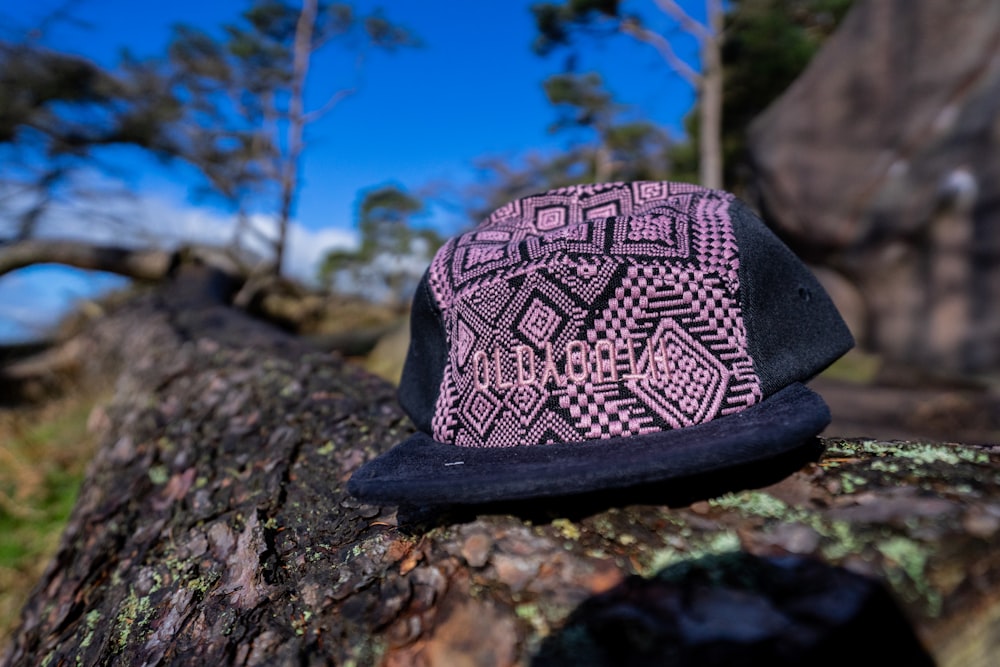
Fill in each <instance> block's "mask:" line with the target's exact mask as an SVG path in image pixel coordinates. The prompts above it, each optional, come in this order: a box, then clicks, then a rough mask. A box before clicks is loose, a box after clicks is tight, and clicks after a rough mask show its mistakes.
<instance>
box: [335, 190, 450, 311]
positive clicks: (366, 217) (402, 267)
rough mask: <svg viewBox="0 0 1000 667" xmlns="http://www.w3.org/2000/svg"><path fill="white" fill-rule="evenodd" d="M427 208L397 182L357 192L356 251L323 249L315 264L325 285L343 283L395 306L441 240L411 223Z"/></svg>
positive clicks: (430, 230)
mask: <svg viewBox="0 0 1000 667" xmlns="http://www.w3.org/2000/svg"><path fill="white" fill-rule="evenodd" d="M425 212H426V206H425V204H424V202H423V201H422V200H421V199H420V198H418V197H416V196H414V195H412V194H410V193H408V192H406V191H405V190H404V189H402V188H400V187H398V186H396V185H383V186H379V187H376V188H373V189H371V190H368V191H367V192H365V193H364V194H363V195H362V198H361V202H360V204H359V206H358V214H357V227H358V231H359V232H360V236H361V242H360V244H359V245H358V248H357V249H355V250H342V249H339V250H333V251H331V252H329V253H327V255H326V257H325V258H324V260H323V263H322V265H321V266H320V269H319V278H320V281H321V282H322V283H323V284H324V285H326V286H327V288H331V287H334V286H335V285H339V286H341V287H343V283H345V282H346V283H348V284H349V288H348V289H349V290H350V291H358V292H361V293H363V294H366V295H368V296H369V298H372V299H374V300H383V301H388V302H390V303H393V304H395V305H400V304H403V303H405V302H406V301H407V300H408V297H409V295H410V292H411V291H412V287H413V286H414V285H415V283H416V281H417V280H418V279H419V278H420V275H421V274H422V273H423V271H424V269H425V268H426V267H427V265H428V264H429V263H430V261H431V258H432V257H433V256H434V253H435V252H436V251H437V249H438V248H439V247H441V244H442V243H443V240H442V239H441V237H440V236H439V235H438V234H437V233H436V232H435V231H434V230H432V229H428V228H422V227H416V226H415V225H414V220H415V219H416V218H418V217H419V216H420V215H421V214H423V213H425Z"/></svg>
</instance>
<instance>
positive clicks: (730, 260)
mask: <svg viewBox="0 0 1000 667" xmlns="http://www.w3.org/2000/svg"><path fill="white" fill-rule="evenodd" d="M853 344H854V340H853V338H852V337H851V334H850V332H849V331H848V329H847V327H846V325H845V324H844V322H843V320H842V319H841V317H840V315H839V313H838V312H837V310H836V308H835V307H834V305H833V303H832V302H831V300H830V298H829V297H828V296H827V294H826V292H825V291H824V290H823V288H822V287H821V286H820V284H819V283H818V282H817V281H816V279H815V278H814V277H813V275H812V274H811V273H810V272H809V270H808V269H807V268H806V267H805V265H803V264H802V262H801V261H800V260H799V259H798V258H797V257H796V256H795V255H794V254H793V253H792V251H791V250H789V249H788V248H787V247H786V246H785V245H784V244H783V243H782V242H781V241H780V240H779V239H778V238H777V237H776V236H775V235H774V234H773V233H772V232H771V231H770V230H769V229H768V228H767V227H766V226H765V225H764V223H763V222H762V221H761V220H760V219H759V218H758V217H757V216H756V215H755V214H754V213H753V212H752V211H751V210H750V209H749V208H748V207H747V206H746V205H745V204H743V203H742V202H740V201H739V200H738V199H736V198H735V197H734V196H733V195H731V194H729V193H726V192H721V191H715V190H706V189H704V188H701V187H697V186H694V185H689V184H683V183H665V182H636V183H610V184H596V185H580V186H574V187H568V188H562V189H559V190H552V191H550V192H546V193H544V194H539V195H536V196H532V197H527V198H525V199H521V200H518V201H515V202H511V203H510V204H507V205H506V206H504V207H502V208H500V209H498V210H497V211H495V212H494V213H493V214H492V215H490V216H489V217H488V218H487V219H486V220H484V221H483V222H482V223H481V224H480V225H478V226H477V227H475V228H474V229H472V230H471V231H469V232H466V233H464V234H461V235H460V236H457V237H455V238H453V239H451V240H450V241H449V242H448V243H447V244H446V245H445V246H444V247H442V248H441V250H440V251H439V252H438V253H437V255H436V256H435V258H434V260H433V262H432V263H431V266H430V267H429V268H428V270H427V273H426V275H425V276H424V278H423V280H422V281H421V283H420V285H419V287H418V289H417V293H416V295H415V297H414V301H413V309H412V314H411V340H410V347H409V351H408V353H407V358H406V364H405V367H404V370H403V375H402V379H401V382H400V387H399V401H400V404H401V405H402V407H403V408H404V410H406V412H407V413H408V414H409V415H410V417H411V419H412V420H413V423H414V424H415V425H416V427H417V432H416V433H415V434H414V435H412V436H411V437H410V438H408V439H407V440H406V441H404V442H403V443H401V444H399V445H397V446H395V447H393V448H392V449H391V450H389V451H388V452H386V453H384V454H382V455H381V456H379V457H377V458H375V459H374V460H371V461H369V462H368V463H366V464H365V465H363V466H362V467H361V468H359V469H358V470H357V471H356V472H355V474H354V475H353V477H352V478H351V480H350V482H349V483H348V490H349V491H350V492H351V493H352V494H354V495H355V496H357V497H359V498H361V499H363V500H366V501H369V502H387V503H400V504H428V505H430V504H453V503H485V502H493V501H501V500H514V499H524V498H533V497H543V496H563V495H572V494H578V493H585V492H591V491H598V490H608V489H615V488H626V487H632V486H638V485H646V484H649V483H657V482H667V481H670V480H679V479H683V478H688V477H691V476H693V475H698V474H702V473H711V472H712V471H716V470H722V469H729V468H733V467H737V466H741V465H744V464H748V463H752V462H759V461H761V460H766V459H769V458H772V457H778V456H781V455H782V454H785V453H787V452H789V451H792V450H794V449H795V448H798V447H800V446H802V445H803V443H806V442H814V441H815V437H816V436H817V435H818V434H819V433H820V431H822V430H823V428H824V427H825V426H826V425H827V424H828V423H829V421H830V413H829V410H828V408H827V406H826V404H825V403H824V402H823V400H822V399H821V398H820V397H819V396H818V395H817V394H815V393H814V392H812V391H811V390H810V389H808V388H807V387H806V386H804V384H803V383H804V382H806V381H807V380H809V379H810V378H812V377H813V376H815V375H816V374H817V373H819V372H820V371H821V370H823V369H824V368H826V367H827V366H828V365H829V364H830V363H832V362H833V361H834V360H836V359H837V358H838V357H840V356H841V355H843V354H844V353H845V352H846V351H847V350H849V349H850V348H851V347H852V346H853Z"/></svg>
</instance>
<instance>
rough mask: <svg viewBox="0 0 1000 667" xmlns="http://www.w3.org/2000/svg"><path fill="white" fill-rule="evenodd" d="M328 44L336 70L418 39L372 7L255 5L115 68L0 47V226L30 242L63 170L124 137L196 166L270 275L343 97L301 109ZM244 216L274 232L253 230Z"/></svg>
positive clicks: (179, 34) (277, 1)
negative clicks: (12, 203)
mask: <svg viewBox="0 0 1000 667" xmlns="http://www.w3.org/2000/svg"><path fill="white" fill-rule="evenodd" d="M333 41H337V42H338V43H339V44H340V45H341V47H342V49H341V56H342V60H344V61H345V62H346V63H348V65H347V67H345V68H343V70H344V71H346V72H347V74H348V76H347V77H346V78H347V79H350V78H351V76H350V74H351V72H352V70H354V69H356V68H357V67H358V66H359V65H360V58H361V56H363V55H364V54H365V53H366V52H367V51H368V50H370V49H382V50H389V51H392V50H395V49H398V48H402V47H409V46H414V45H416V44H417V43H418V42H417V39H416V37H415V36H414V35H413V34H412V33H411V32H410V31H409V30H407V29H405V28H403V27H402V26H399V25H397V24H395V23H393V22H391V21H390V20H389V19H388V18H386V16H385V15H384V14H383V12H381V11H380V10H374V11H370V12H367V13H365V12H362V11H359V10H358V9H356V8H355V7H354V6H352V5H350V4H345V3H329V2H320V1H319V0H301V1H300V2H295V1H294V0H254V1H253V2H252V3H251V4H250V5H249V6H248V8H247V9H246V10H245V11H244V12H243V13H242V14H240V15H239V16H238V17H236V18H235V19H234V20H232V21H230V22H228V23H225V24H224V25H222V26H220V27H219V28H218V29H216V30H208V29H202V28H196V27H194V26H190V25H180V26H176V27H175V29H174V32H173V36H172V39H171V41H170V43H169V46H168V48H167V50H166V53H165V54H162V55H160V56H155V57H151V58H146V59H139V58H136V57H134V56H132V55H131V54H128V53H125V54H124V56H123V58H122V61H121V63H120V65H119V66H118V67H117V68H115V69H114V70H111V69H106V68H103V67H101V66H99V65H97V64H95V63H91V62H89V61H87V60H84V59H82V58H79V57H76V56H71V55H66V54H61V53H57V52H54V51H51V50H47V49H45V48H43V47H41V46H39V45H38V44H37V43H36V42H30V41H26V42H24V43H16V44H15V43H5V42H0V85H2V87H3V90H4V94H3V95H0V148H3V149H5V150H7V151H8V152H10V153H11V154H12V155H14V156H15V157H18V158H20V160H19V162H17V165H18V169H17V171H16V172H15V171H12V170H10V169H8V170H5V171H7V172H9V173H7V174H5V179H4V183H2V190H0V197H3V196H5V195H6V196H8V198H10V197H12V196H14V195H16V196H14V198H15V199H16V200H17V201H16V203H17V204H18V208H19V212H18V214H17V216H18V219H19V221H20V222H19V224H18V230H17V231H16V233H11V234H8V235H9V236H14V237H16V238H27V237H29V236H30V235H31V234H32V233H33V232H34V231H35V227H36V223H37V221H38V220H39V219H40V218H41V217H42V216H43V215H44V213H45V211H46V207H47V206H48V205H49V204H50V203H51V202H52V201H53V200H54V199H55V198H56V197H58V196H60V195H61V194H62V190H60V187H61V186H62V184H63V183H64V182H65V181H66V180H67V179H68V177H69V175H70V174H71V173H72V172H74V171H76V170H80V169H81V168H89V169H96V170H98V171H106V170H107V168H108V167H107V165H105V164H103V163H100V162H96V161H95V160H94V152H95V150H97V149H98V148H100V147H103V146H108V145H112V144H127V145H131V146H137V147H139V148H141V149H145V150H150V151H154V152H155V153H156V154H157V155H159V156H161V157H164V158H166V159H173V160H179V161H182V162H185V163H187V164H189V165H192V166H193V167H195V169H196V170H197V171H198V172H199V173H200V174H201V175H202V176H203V177H204V184H203V186H202V187H201V188H200V189H201V191H203V192H205V193H210V194H212V195H215V196H217V197H219V198H221V200H222V201H223V202H224V203H225V204H227V205H228V207H229V208H230V209H231V210H233V211H234V212H236V213H237V214H238V217H239V220H240V222H241V224H240V229H241V230H242V231H243V232H244V233H249V234H254V233H255V234H256V235H257V236H258V237H260V238H258V240H257V242H256V243H253V244H252V245H254V246H256V247H260V246H261V240H263V242H264V245H265V247H267V246H270V247H271V248H272V250H273V253H272V254H273V261H272V264H273V266H274V267H276V269H277V270H280V265H281V260H282V254H283V251H284V243H285V235H286V232H287V227H288V225H289V223H290V220H291V218H292V216H293V215H294V207H295V199H296V196H297V192H298V189H299V187H300V181H301V179H300V177H299V162H300V159H301V156H302V153H303V151H304V150H305V147H306V143H307V138H306V137H305V134H304V133H305V129H306V127H307V126H308V125H309V124H310V123H311V122H313V121H315V120H316V119H318V118H320V117H321V116H322V115H323V114H325V113H326V112H327V111H329V110H330V109H331V108H332V107H333V106H335V105H336V104H337V103H338V102H339V101H341V100H342V99H344V98H345V97H347V96H348V95H350V94H351V93H353V92H354V90H353V88H352V87H351V86H347V87H344V88H342V89H338V90H331V91H328V93H329V97H328V100H327V102H326V103H325V104H323V105H321V106H320V107H318V108H316V109H306V107H305V100H304V97H305V90H304V89H305V82H306V78H307V76H308V71H309V62H310V59H311V58H312V57H313V55H314V53H316V52H317V51H318V50H319V49H321V48H323V47H325V46H327V45H328V44H329V43H331V42H333ZM352 62H353V63H354V64H351V63H352ZM355 74H356V72H355ZM12 193H13V194H12ZM29 193H30V195H31V196H32V197H33V200H32V201H31V202H30V203H29V204H28V205H25V204H24V201H25V199H26V198H27V196H28V195H29ZM251 213H258V214H261V215H262V216H264V217H267V218H271V219H274V220H275V223H276V227H277V229H276V230H253V227H252V225H251V223H250V220H251V217H250V214H251ZM11 217H13V214H12V216H11Z"/></svg>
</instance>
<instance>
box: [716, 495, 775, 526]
mask: <svg viewBox="0 0 1000 667" xmlns="http://www.w3.org/2000/svg"><path fill="white" fill-rule="evenodd" d="M709 505H711V506H712V507H718V508H720V509H726V510H732V511H736V512H740V513H741V514H744V515H750V516H759V517H763V518H765V519H786V518H787V517H788V516H789V512H790V511H791V510H790V508H789V507H788V505H787V504H785V503H784V502H782V501H781V500H778V499H777V498H775V497H774V496H772V495H771V494H769V493H763V492H761V491H744V492H743V493H727V494H726V495H724V496H720V497H718V498H716V499H714V500H710V501H709Z"/></svg>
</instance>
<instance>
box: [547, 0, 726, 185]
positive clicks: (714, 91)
mask: <svg viewBox="0 0 1000 667" xmlns="http://www.w3.org/2000/svg"><path fill="white" fill-rule="evenodd" d="M624 5H625V3H624V2H622V1H621V0H565V2H563V3H561V4H556V3H543V4H538V5H535V6H534V7H533V8H532V11H533V13H534V15H535V25H536V27H537V29H538V37H537V38H536V40H535V43H534V49H535V51H536V52H537V53H540V54H542V55H547V54H549V53H552V52H553V51H555V50H556V49H558V48H561V47H570V46H571V45H572V43H573V40H574V36H575V35H578V34H582V35H585V36H587V37H589V38H593V37H595V36H596V37H607V36H611V35H615V34H622V35H628V36H629V37H631V38H632V39H634V40H636V41H638V42H642V43H645V44H647V45H649V46H651V47H653V48H654V49H655V50H656V51H657V53H658V54H659V55H660V57H661V58H662V59H663V62H664V64H665V65H667V67H668V68H669V69H670V70H671V71H672V72H673V73H674V74H675V75H677V76H679V77H680V78H681V79H682V80H684V81H686V82H687V83H688V84H690V85H691V86H692V87H693V88H694V89H695V92H696V93H697V97H698V106H697V112H698V114H699V116H700V118H699V123H698V125H697V127H698V154H697V168H698V175H697V180H698V181H699V182H700V183H701V184H702V185H705V186H706V187H714V188H717V187H722V147H721V116H722V67H721V44H722V41H723V37H724V35H723V31H722V17H723V11H722V2H721V0H705V16H706V18H705V19H704V20H703V21H701V20H697V19H695V18H694V17H693V16H692V15H691V14H690V13H688V12H687V11H686V10H685V9H684V8H682V7H681V5H680V4H679V3H678V2H677V1H676V0H657V1H656V3H655V5H656V9H658V10H659V12H660V13H661V14H662V15H663V16H662V17H661V18H666V19H667V25H666V26H663V25H658V24H659V23H660V22H659V21H657V22H650V21H647V20H646V19H645V18H644V16H643V12H640V11H639V10H638V8H639V7H641V5H642V3H640V2H633V3H629V4H628V6H627V8H626V7H624ZM646 13H647V14H648V13H649V12H648V11H647V12H646ZM654 23H657V25H654ZM677 30H679V31H681V32H682V33H686V34H687V35H688V36H690V37H691V38H693V39H694V40H695V41H696V42H697V44H698V48H699V55H698V58H699V65H698V66H697V67H692V66H691V65H689V64H688V62H687V61H686V60H684V59H683V58H681V57H680V56H679V55H678V53H677V51H676V49H675V47H674V42H673V34H674V32H675V31H677ZM574 63H575V58H573V57H571V58H570V59H569V60H568V61H567V68H568V69H572V67H573V66H574Z"/></svg>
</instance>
